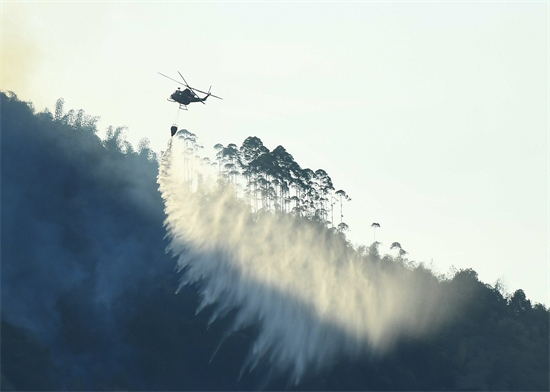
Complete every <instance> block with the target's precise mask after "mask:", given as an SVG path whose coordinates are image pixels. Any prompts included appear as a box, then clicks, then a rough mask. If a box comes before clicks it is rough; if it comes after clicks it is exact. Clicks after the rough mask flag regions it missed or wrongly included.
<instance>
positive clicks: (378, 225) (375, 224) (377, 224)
mask: <svg viewBox="0 0 550 392" xmlns="http://www.w3.org/2000/svg"><path fill="white" fill-rule="evenodd" d="M370 227H372V228H373V230H374V240H373V242H376V228H378V227H380V223H376V222H374V223H373V224H372V225H370Z"/></svg>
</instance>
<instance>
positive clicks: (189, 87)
mask: <svg viewBox="0 0 550 392" xmlns="http://www.w3.org/2000/svg"><path fill="white" fill-rule="evenodd" d="M178 73H179V74H180V76H181V78H182V79H183V81H184V82H185V86H186V87H187V88H188V89H189V90H193V91H196V92H198V93H201V94H209V93H207V92H205V91H201V90H199V89H196V88H193V87H191V86H189V84H188V83H187V80H185V78H184V77H183V75H182V74H181V73H180V71H178ZM161 75H162V74H161ZM162 76H165V75H162ZM166 77H167V78H168V76H166ZM172 80H174V79H172ZM178 83H180V84H181V82H178ZM210 87H212V86H210ZM210 96H211V97H214V98H218V99H223V98H221V97H218V96H216V95H212V94H210Z"/></svg>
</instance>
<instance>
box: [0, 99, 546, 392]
mask: <svg viewBox="0 0 550 392" xmlns="http://www.w3.org/2000/svg"><path fill="white" fill-rule="evenodd" d="M0 98H1V129H2V155H1V181H2V182H1V186H2V193H1V206H2V221H1V236H2V237H1V240H2V247H1V260H2V264H1V268H2V270H1V298H2V308H1V311H2V329H1V343H2V346H1V382H2V385H1V388H2V389H3V390H58V389H63V390H256V389H262V388H264V389H273V390H281V389H296V390H549V389H550V385H549V378H548V369H549V366H550V364H549V353H548V347H549V333H550V332H549V312H548V309H546V308H545V307H544V306H543V305H541V304H532V303H531V302H530V301H529V299H528V298H527V296H526V294H525V293H524V291H523V290H517V291H515V292H514V293H513V294H511V295H509V294H507V293H506V292H505V291H504V290H503V289H502V288H501V287H500V285H498V284H496V285H494V286H491V285H488V284H485V283H483V282H481V281H480V280H479V279H478V276H477V273H476V272H475V271H474V270H472V269H466V270H460V271H457V272H456V273H455V274H453V275H452V276H448V277H440V276H434V275H433V273H432V272H431V271H430V270H429V269H427V268H426V267H425V266H423V265H422V264H415V263H413V262H411V261H409V260H407V259H406V258H405V255H406V252H405V251H404V250H403V249H402V248H401V245H400V244H399V243H394V244H393V245H395V246H393V245H392V246H393V247H394V249H396V250H397V252H398V254H397V255H396V256H395V257H393V256H390V255H380V254H379V252H378V244H377V243H376V242H375V243H373V244H372V245H370V246H363V247H360V248H359V249H356V250H353V249H351V248H350V251H353V252H357V253H358V254H359V255H360V257H361V258H362V259H363V260H364V262H365V263H375V264H379V265H381V266H382V268H399V269H407V270H408V271H410V273H411V274H418V276H423V277H428V278H429V279H431V280H432V281H433V282H435V284H438V285H440V286H441V287H442V291H443V292H444V293H446V294H445V295H444V298H442V301H446V303H447V306H448V307H449V308H452V309H455V307H454V306H453V303H452V301H453V300H454V299H455V298H461V299H463V302H462V304H463V305H462V306H461V307H460V308H456V312H457V314H456V317H455V318H454V319H453V322H452V323H450V324H446V325H445V326H444V327H443V328H442V329H440V330H438V332H437V333H433V334H431V335H429V336H425V337H423V338H418V339H410V340H403V341H401V342H399V343H398V344H397V346H396V347H395V349H394V350H392V351H391V352H389V353H388V354H387V355H384V356H380V357H373V356H370V355H366V354H365V355H362V354H358V355H356V356H354V357H342V358H338V360H337V361H335V362H334V363H333V364H332V366H329V367H327V368H326V369H324V370H322V371H321V373H319V374H311V375H309V376H308V377H306V378H305V379H304V380H303V381H302V383H300V384H299V385H298V386H296V387H292V386H289V385H288V384H287V380H286V378H285V375H275V374H272V373H271V372H270V369H269V367H268V366H264V367H260V368H258V369H257V370H255V371H254V372H252V373H250V374H248V373H245V374H244V375H242V377H241V378H239V374H240V370H241V364H242V363H243V361H244V359H245V358H246V355H247V353H248V351H249V348H250V346H251V344H252V342H253V341H254V337H255V334H256V332H257V331H256V330H255V329H254V328H251V329H250V330H246V331H240V332H239V333H236V334H232V335H229V336H226V335H225V331H227V330H228V327H229V325H230V324H231V320H232V317H233V315H232V314H229V315H227V316H226V317H225V318H224V319H222V320H218V321H216V322H214V323H213V324H211V325H210V326H208V320H209V318H210V312H211V310H210V309H208V308H207V309H205V310H203V311H202V312H200V313H199V314H198V315H195V309H196V307H197V303H198V296H199V294H198V290H199V289H200V285H196V286H187V287H185V288H183V289H182V290H181V291H180V292H179V293H178V294H177V295H176V294H175V291H176V289H177V287H178V276H177V275H176V274H175V273H174V265H175V261H174V260H172V259H170V257H169V256H167V255H166V254H165V253H164V249H165V247H166V240H165V239H164V234H165V231H164V228H163V226H162V223H163V220H164V213H163V208H164V207H163V203H162V200H161V198H160V195H159V193H158V191H157V189H156V176H157V173H158V162H157V157H156V155H155V153H154V152H152V151H151V150H150V149H149V147H148V143H147V141H146V140H143V141H142V142H141V143H140V144H139V146H138V148H137V149H134V148H133V147H132V146H131V145H130V144H129V143H127V142H125V141H124V140H123V137H122V136H123V132H124V128H122V127H118V128H110V129H109V131H108V133H107V138H106V139H105V140H100V139H99V137H97V135H96V134H97V129H96V126H95V123H96V121H97V119H96V118H94V117H90V116H87V115H86V114H85V113H84V111H69V112H68V113H65V112H64V109H63V102H62V101H58V103H57V105H56V110H55V113H54V114H52V113H49V112H48V111H45V112H41V113H36V112H35V111H34V110H33V108H32V105H29V104H27V103H24V102H21V101H19V100H18V99H17V97H16V96H15V95H13V94H10V95H6V94H3V93H2V94H1V97H0ZM193 136H194V135H192V134H190V133H187V134H185V133H183V134H182V137H186V138H190V139H189V140H188V141H189V143H190V144H189V148H191V149H192V151H193V152H195V151H196V150H197V149H198V148H199V147H198V145H197V144H196V137H195V138H194V140H192V139H193ZM217 152H218V155H217V160H218V161H217V162H214V163H215V164H216V168H217V169H218V171H220V172H221V173H222V174H223V176H225V178H226V180H227V181H233V182H238V181H241V182H243V181H244V183H243V185H244V189H246V192H247V193H246V194H247V196H248V197H249V198H250V201H251V206H252V207H253V208H255V209H256V211H265V210H267V211H281V212H287V213H289V214H294V215H295V216H296V219H303V218H306V219H310V220H312V221H316V222H321V223H323V224H326V225H327V226H329V228H327V235H341V236H342V235H343V234H342V233H341V229H342V227H343V226H341V227H340V230H339V232H337V233H334V230H333V229H334V228H333V227H332V226H334V224H333V223H332V222H331V221H330V220H329V219H328V211H329V205H331V203H332V202H333V201H332V199H331V198H332V197H334V198H336V199H338V200H339V202H342V201H345V200H346V199H347V195H346V194H345V192H343V191H341V192H340V191H338V192H335V193H333V191H334V187H333V185H332V181H331V179H330V177H329V176H328V174H327V173H326V172H325V171H323V170H322V169H320V170H316V171H312V170H309V169H300V166H299V165H298V164H297V163H296V162H295V161H294V159H293V158H292V156H291V155H290V154H289V153H287V152H286V150H285V149H284V148H283V147H281V146H279V147H277V148H275V149H274V150H272V151H269V150H268V149H267V148H266V147H264V146H263V144H262V142H261V140H260V139H258V138H255V137H251V138H247V139H246V140H245V141H244V142H243V144H242V146H241V147H240V148H237V146H236V145H234V144H230V145H228V146H225V147H224V146H218V147H217ZM243 179H244V180H243ZM340 198H341V199H340ZM341 223H343V222H341ZM183 273H184V272H183ZM222 341H223V344H221V345H220V342H222ZM214 353H215V355H213V354H214Z"/></svg>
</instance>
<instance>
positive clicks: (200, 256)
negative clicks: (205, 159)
mask: <svg viewBox="0 0 550 392" xmlns="http://www.w3.org/2000/svg"><path fill="white" fill-rule="evenodd" d="M189 165H190V163H189V161H187V160H186V157H185V146H184V143H183V142H182V141H180V140H178V139H177V138H176V137H174V138H173V139H172V140H171V141H170V142H169V145H168V148H167V151H166V152H165V153H164V156H163V158H162V162H161V165H160V168H159V176H158V183H159V189H160V191H161V194H162V197H163V199H164V202H165V212H166V215H167V219H166V221H165V226H166V229H167V231H168V236H169V238H170V239H171V241H170V244H169V246H168V250H169V251H170V252H172V253H173V254H174V255H176V256H177V257H178V267H179V269H180V270H184V275H183V278H182V281H181V285H182V286H184V285H188V284H193V283H198V284H199V287H200V295H201V303H200V305H199V308H198V309H197V312H199V311H201V310H202V309H204V308H205V307H208V306H211V307H212V309H213V313H212V317H211V320H210V321H211V322H213V321H215V320H216V319H219V318H222V317H224V316H225V315H227V314H228V313H229V312H230V311H232V312H233V313H234V314H235V317H234V319H233V324H232V327H231V328H230V330H229V331H227V333H228V334H230V333H232V332H236V331H238V330H240V329H243V328H246V327H249V326H255V325H259V332H258V335H257V337H256V339H255V341H254V343H253V346H252V348H251V350H250V352H249V355H248V358H247V360H246V362H245V363H244V364H243V368H242V371H241V373H242V372H243V371H245V370H247V369H248V370H252V369H254V368H255V367H256V366H257V365H258V364H260V363H264V362H265V363H269V364H270V365H271V366H273V367H274V368H275V369H276V370H278V371H280V372H289V375H290V377H291V380H293V381H294V382H295V383H298V382H299V380H300V379H301V378H302V377H303V376H304V375H305V374H306V372H308V371H316V370H319V369H321V368H323V367H325V366H328V365H330V364H331V363H332V362H333V361H335V360H336V359H337V358H338V356H340V355H346V356H350V355H352V356H353V355H357V354H364V353H369V354H374V355H376V354H383V353H385V352H387V351H388V350H389V349H391V348H392V346H393V345H394V344H395V343H397V342H398V341H399V340H400V339H403V338H407V337H420V336H422V335H424V334H426V333H428V332H431V331H433V330H434V329H435V328H437V327H438V326H440V325H441V324H442V322H443V321H445V320H446V319H447V316H446V312H445V311H444V309H443V307H442V302H441V298H442V292H441V289H440V285H439V284H438V281H437V279H436V278H435V277H434V276H433V275H431V274H430V273H427V274H422V273H418V271H414V270H413V269H411V268H406V267H405V266H404V265H403V264H400V263H396V262H391V261H388V262H386V263H384V262H383V261H384V260H382V262H380V260H379V259H378V262H375V261H369V259H368V258H367V257H365V256H361V255H359V253H358V252H357V251H355V250H354V249H352V248H351V247H350V246H349V244H347V243H346V241H344V240H343V238H342V237H341V236H338V235H336V234H335V233H334V232H332V231H330V230H328V229H327V228H326V227H324V226H322V225H320V224H317V223H314V222H310V221H307V220H305V219H299V218H295V217H293V216H291V215H288V214H280V213H259V214H252V213H251V212H250V208H249V205H248V203H247V202H246V201H245V200H244V198H243V197H239V196H238V195H239V194H240V191H239V187H238V185H235V184H231V183H227V182H224V181H222V180H221V179H218V178H217V177H216V175H215V173H208V167H201V166H200V165H199V164H198V162H195V163H193V165H194V170H195V172H194V175H192V176H189V175H188V174H187V173H189ZM221 344H223V342H222V343H221Z"/></svg>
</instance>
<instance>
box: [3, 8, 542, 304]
mask: <svg viewBox="0 0 550 392" xmlns="http://www.w3.org/2000/svg"><path fill="white" fill-rule="evenodd" d="M1 6H2V20H1V22H2V37H1V38H2V56H1V57H2V86H1V88H2V90H3V91H8V90H12V91H14V92H15V93H16V94H17V95H18V96H19V98H20V99H22V100H28V101H32V102H34V104H35V106H36V108H37V109H38V110H42V109H44V108H45V107H48V108H49V109H50V110H52V111H53V110H54V105H55V101H56V100H57V99H58V98H60V97H63V98H64V99H65V101H66V108H67V109H71V108H73V109H80V108H82V109H84V110H85V111H86V113H87V114H90V115H98V116H101V121H100V123H99V127H100V134H101V135H103V132H104V130H105V128H106V127H107V126H108V125H113V126H119V125H125V126H127V127H128V132H127V140H129V141H130V142H132V143H133V144H134V145H135V146H137V142H138V141H139V140H140V139H141V138H143V137H147V138H149V140H150V141H151V146H152V148H153V149H154V150H155V151H157V152H159V151H161V150H164V149H165V147H166V142H167V140H168V138H169V128H170V126H171V125H172V123H173V122H174V121H175V119H176V118H177V117H176V116H177V105H176V104H174V103H169V102H167V101H166V98H167V97H168V96H169V95H170V94H171V93H172V92H173V91H174V90H175V89H176V87H177V84H175V83H174V82H172V81H170V80H168V79H166V78H163V77H162V76H160V75H158V74H157V72H162V73H164V74H167V75H169V76H172V77H174V78H176V77H178V75H177V71H178V70H179V71H180V72H181V73H182V74H183V75H184V76H185V78H186V79H187V81H188V82H189V83H190V84H191V85H192V86H193V87H196V88H198V89H202V90H207V89H208V88H209V86H210V85H212V86H213V87H212V92H213V93H214V94H216V95H219V96H221V97H223V101H220V100H215V99H209V100H208V101H207V104H206V105H200V104H195V105H191V106H190V107H189V111H187V112H181V113H179V126H180V128H186V129H188V130H189V131H191V132H193V133H195V134H197V136H198V137H199V142H200V143H202V144H203V145H204V146H205V152H204V153H203V155H208V156H210V157H213V156H214V153H213V150H211V147H212V146H213V145H214V144H216V143H222V144H224V145H225V144H228V143H235V144H237V145H240V144H241V143H242V141H243V140H244V139H245V138H246V137H248V136H257V137H259V138H260V139H262V141H263V142H264V144H265V145H266V146H267V147H268V148H270V149H273V148H275V147H276V146H277V145H283V146H284V147H285V148H286V149H287V150H288V152H290V153H291V154H292V155H293V156H294V158H295V160H296V161H297V162H298V163H299V164H300V165H301V166H302V167H303V168H305V167H309V168H311V169H313V170H316V169H319V168H322V169H324V170H326V171H327V172H328V174H329V175H330V176H331V177H332V180H333V182H334V185H335V187H336V189H343V190H345V191H346V192H347V193H348V194H349V195H350V196H351V198H352V201H351V202H349V203H347V204H345V205H344V211H343V213H344V222H346V223H347V224H348V225H349V226H350V229H351V232H350V233H349V234H348V238H350V240H351V241H352V242H353V243H354V244H366V245H368V244H370V243H371V242H372V241H373V230H372V228H371V227H370V226H371V223H373V222H378V223H380V226H381V227H380V229H377V232H376V239H377V240H378V241H381V242H382V247H381V250H382V251H383V252H389V245H390V244H391V243H392V242H394V241H398V242H400V243H401V245H402V246H403V248H404V249H405V250H406V251H408V252H409V258H410V259H413V260H416V261H419V262H420V261H422V262H425V263H427V264H429V263H431V261H432V260H433V267H434V268H435V270H436V271H438V272H440V273H446V272H448V271H449V268H450V267H451V266H452V265H454V266H455V267H456V268H470V267H471V268H473V269H475V270H476V271H477V272H478V273H479V275H480V278H481V280H483V281H485V282H487V283H490V284H494V283H495V281H496V280H497V279H499V278H500V279H503V280H504V282H505V283H506V284H507V286H508V290H509V291H510V292H513V291H514V290H516V289H518V288H522V289H524V290H525V292H526V294H527V296H528V298H530V299H531V300H533V301H535V302H542V303H545V304H547V305H548V304H550V300H549V298H548V296H549V289H548V283H549V264H548V234H549V232H548V219H549V215H548V212H549V210H548V196H549V194H548V189H549V188H548V180H549V176H548V172H549V169H548V156H549V154H548V151H549V144H548V129H549V79H548V75H549V62H548V59H549V22H548V21H549V5H548V2H514V3H511V2H464V3H461V2H349V3H344V2H341V1H339V2H322V3H321V2H254V3H250V2H208V3H207V2H198V3H196V2H165V3H162V2H9V1H2V3H1ZM211 151H212V152H211ZM335 207H336V206H335ZM338 215H339V210H338V211H335V213H334V216H335V220H337V219H338V218H336V217H338ZM337 223H339V220H338V221H337Z"/></svg>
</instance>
